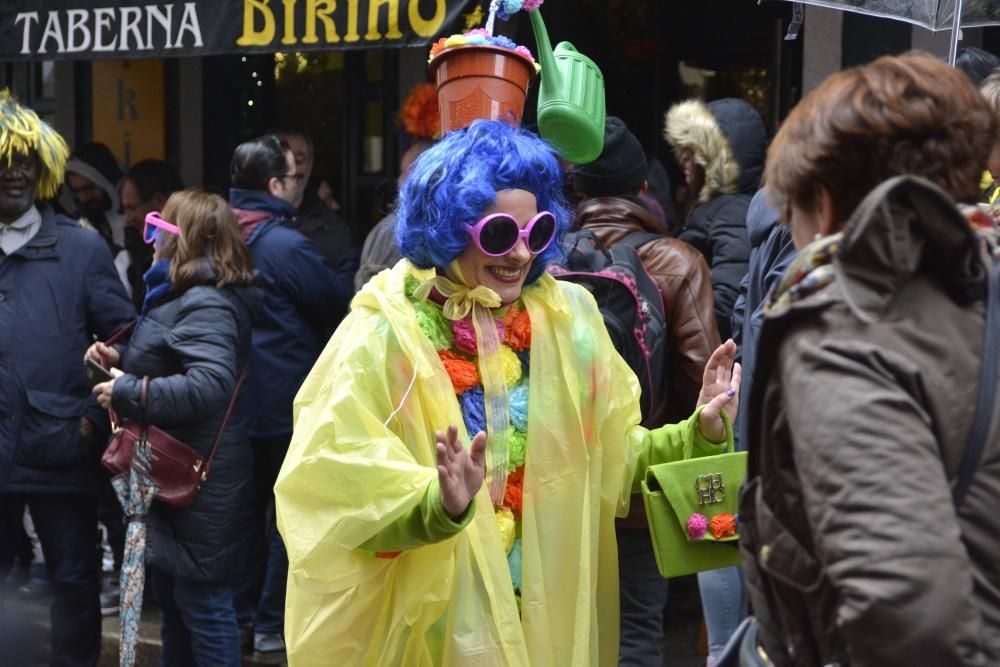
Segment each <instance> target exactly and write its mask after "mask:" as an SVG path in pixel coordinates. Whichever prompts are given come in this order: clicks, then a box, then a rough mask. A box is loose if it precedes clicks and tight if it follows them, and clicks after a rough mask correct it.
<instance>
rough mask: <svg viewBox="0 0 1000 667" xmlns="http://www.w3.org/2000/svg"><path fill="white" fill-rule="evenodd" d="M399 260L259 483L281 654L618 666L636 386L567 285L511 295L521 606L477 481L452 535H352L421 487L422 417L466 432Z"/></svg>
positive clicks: (432, 472)
mask: <svg viewBox="0 0 1000 667" xmlns="http://www.w3.org/2000/svg"><path fill="white" fill-rule="evenodd" d="M408 273H412V274H414V275H415V276H416V277H417V278H418V279H419V280H421V281H422V280H425V279H426V278H428V277H430V276H432V275H433V273H432V272H424V271H419V270H417V269H415V268H414V267H413V266H412V265H411V264H409V262H407V261H406V260H403V261H401V262H400V263H399V264H397V265H396V267H395V268H394V269H392V270H391V271H385V272H383V273H381V274H379V275H378V276H376V277H375V278H374V279H373V280H372V281H371V282H370V283H369V284H368V286H366V287H365V288H364V290H362V292H361V293H359V294H358V296H357V297H355V299H354V302H353V304H352V312H351V314H350V315H349V316H348V317H347V319H345V320H344V322H343V324H342V325H341V326H340V328H339V329H338V330H337V332H336V334H335V335H334V337H333V339H332V340H331V341H330V343H329V345H328V346H327V348H326V350H325V351H324V353H323V355H322V356H321V357H320V359H319V361H318V362H317V364H316V366H315V367H314V368H313V370H312V373H311V374H310V375H309V377H308V378H307V379H306V381H305V384H304V385H303V386H302V389H301V390H300V392H299V394H298V396H297V398H296V401H295V433H294V436H293V438H292V443H291V446H290V448H289V451H288V455H287V457H286V458H285V462H284V465H283V466H282V469H281V473H280V474H279V476H278V482H277V484H276V486H275V495H276V498H277V518H278V526H279V528H280V530H281V534H282V536H283V537H284V540H285V544H286V547H287V550H288V560H289V578H288V595H287V602H286V612H285V641H286V644H287V647H288V659H289V664H290V665H291V666H292V667H306V666H313V665H315V666H320V665H322V666H327V665H405V666H418V665H419V666H424V665H426V666H427V667H431V666H438V665H456V666H463V667H464V666H467V665H546V666H548V665H571V666H574V667H577V666H580V665H609V666H610V665H614V664H616V663H617V657H618V570H617V568H618V556H617V548H616V542H615V533H614V517H615V515H616V513H617V512H620V511H624V510H626V509H627V500H628V497H629V493H630V491H631V486H632V479H633V475H634V472H635V469H636V463H637V460H638V458H639V456H640V452H641V450H642V447H643V441H644V438H645V437H646V436H647V433H648V432H647V431H646V430H645V429H642V428H640V427H638V426H637V424H638V423H639V418H640V414H639V402H638V396H639V386H638V382H637V381H636V379H635V376H634V375H633V374H632V372H631V370H630V369H629V368H628V366H627V365H626V364H625V362H624V361H623V360H622V359H621V357H620V356H619V355H618V354H617V352H615V350H614V348H613V346H612V344H611V341H610V339H609V338H608V336H607V333H606V330H605V328H604V324H603V321H602V319H601V317H600V314H599V312H598V311H597V308H596V305H595V304H594V302H593V298H592V297H591V296H590V294H589V293H588V292H586V291H585V290H584V289H582V288H580V287H578V286H575V285H572V284H568V283H565V282H557V281H555V280H553V279H552V278H551V277H550V276H548V275H543V276H542V278H540V279H539V280H538V281H537V282H536V283H535V284H533V285H530V286H528V287H526V288H525V289H524V292H523V303H524V305H525V307H526V308H527V310H528V313H529V315H530V317H531V326H532V346H531V360H530V367H531V374H530V377H529V383H530V385H529V387H530V390H529V401H530V403H529V415H530V425H529V428H528V434H527V445H526V452H527V459H526V463H525V468H524V470H525V472H524V486H523V489H524V495H523V513H524V514H523V517H524V518H523V525H522V550H523V552H522V571H521V572H522V584H521V596H522V597H521V614H520V617H519V615H518V608H517V604H516V601H515V597H514V593H513V589H512V585H511V577H510V571H509V569H508V565H507V558H506V553H505V549H504V545H503V544H502V543H501V537H500V533H499V530H498V527H497V521H496V518H495V516H494V512H493V508H492V506H491V503H490V498H489V494H488V493H487V490H486V486H485V485H484V486H483V488H482V489H481V490H480V492H479V494H478V496H477V498H476V500H475V505H474V511H475V515H474V516H473V517H472V519H471V521H470V522H469V523H468V525H467V526H466V527H465V528H464V529H463V530H461V532H459V533H457V534H455V535H454V536H453V537H450V538H448V539H445V540H444V541H441V542H438V543H436V544H431V545H428V546H421V547H418V548H414V549H411V550H405V551H403V552H402V554H401V555H399V556H398V557H396V558H377V557H375V556H374V555H372V554H371V552H368V551H365V550H363V549H359V546H361V545H362V544H364V543H365V542H367V541H368V540H369V539H371V538H372V537H373V536H375V535H377V534H378V533H379V532H380V531H382V530H383V529H384V528H386V527H387V526H389V525H390V524H392V523H393V522H394V521H395V520H396V519H398V518H399V517H401V516H403V515H405V514H406V513H407V512H409V511H411V510H412V509H413V508H414V507H415V506H416V505H417V504H418V503H420V502H421V500H422V499H423V498H424V496H425V493H426V492H427V489H428V488H429V486H430V485H432V484H433V485H435V487H436V484H437V470H436V467H435V465H436V464H435V449H434V444H435V443H434V432H435V431H436V430H443V429H445V428H446V427H447V426H448V425H449V424H455V425H457V426H458V428H459V433H460V437H461V438H462V439H463V441H464V442H465V443H466V444H467V443H468V442H469V438H468V434H466V433H465V427H464V422H463V419H462V414H461V412H460V410H459V404H458V401H457V400H456V397H455V393H454V389H453V387H452V384H451V380H450V379H449V376H448V374H447V373H446V372H445V370H444V368H443V366H442V365H441V362H440V361H439V358H438V355H437V353H436V351H435V349H434V346H433V345H432V344H431V343H430V341H429V340H428V339H426V338H425V336H424V334H423V332H422V331H421V329H420V328H419V326H418V324H417V320H416V316H415V313H414V308H413V305H412V304H411V303H410V301H409V300H408V299H407V298H406V297H405V296H404V281H405V278H406V275H407V274H408ZM693 423H694V422H693V421H691V420H689V423H687V424H686V425H685V424H682V425H680V426H675V427H668V429H671V428H672V429H673V430H670V431H669V433H668V435H669V438H668V440H670V442H669V443H668V445H667V448H668V449H670V450H671V451H677V450H679V449H680V448H681V447H682V444H683V439H684V438H695V439H696V440H698V438H696V436H695V435H694V433H696V431H697V429H696V427H692V426H691V424H693ZM661 430H663V429H661ZM698 446H699V447H700V448H701V450H703V451H702V452H701V453H706V454H709V453H717V452H718V451H720V450H721V447H724V445H720V446H719V447H720V449H715V448H714V447H712V446H711V445H705V444H704V443H703V441H702V443H699V445H698ZM706 450H711V451H706Z"/></svg>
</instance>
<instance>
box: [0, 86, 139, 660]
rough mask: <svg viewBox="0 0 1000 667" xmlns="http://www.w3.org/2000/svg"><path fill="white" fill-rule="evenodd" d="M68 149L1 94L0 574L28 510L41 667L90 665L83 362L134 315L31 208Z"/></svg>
mask: <svg viewBox="0 0 1000 667" xmlns="http://www.w3.org/2000/svg"><path fill="white" fill-rule="evenodd" d="M68 152H69V151H68V149H67V147H66V143H65V142H64V141H63V139H62V137H60V136H59V134H58V133H57V132H56V131H55V130H53V129H52V128H51V127H49V126H48V125H47V124H45V123H44V122H42V121H41V120H40V119H39V118H38V116H37V115H36V114H35V113H34V112H33V111H31V110H30V109H27V108H25V107H22V106H21V105H19V104H18V103H17V102H16V101H14V100H13V99H12V98H11V97H10V95H9V93H8V92H7V91H3V92H0V366H2V367H3V368H4V369H5V370H6V371H7V373H8V374H9V375H12V376H13V377H14V378H15V379H16V381H15V382H3V383H2V384H0V393H2V394H3V395H4V398H3V399H2V400H0V405H2V404H7V405H12V404H13V405H16V404H17V403H18V400H19V399H18V397H17V394H18V393H20V388H21V387H23V395H24V400H25V405H24V408H23V409H22V410H21V418H22V424H21V428H20V432H19V433H18V434H17V435H16V436H15V437H13V438H9V439H7V440H6V441H0V519H2V521H0V571H5V570H6V569H7V567H8V566H9V564H10V560H11V554H9V553H7V552H8V550H9V547H10V546H11V545H12V543H13V542H14V540H13V539H12V538H11V533H10V530H11V528H12V527H13V526H16V522H17V521H19V520H20V517H21V515H22V513H23V511H24V507H25V505H27V506H28V507H29V509H30V511H31V516H32V519H33V521H34V524H35V529H36V530H37V532H38V537H39V540H40V541H41V544H42V550H43V552H44V554H45V565H46V567H47V569H48V574H49V579H50V581H51V583H52V589H53V601H52V613H51V619H52V664H57V665H96V664H97V660H98V657H99V654H100V647H101V617H100V609H99V605H98V594H99V591H100V567H99V563H98V559H97V551H96V549H95V545H96V543H97V481H98V474H99V469H98V464H97V461H98V451H99V449H100V442H101V437H100V431H101V427H102V426H104V425H106V424H107V414H106V413H104V412H102V411H101V410H99V408H98V407H97V404H96V403H95V402H93V401H92V400H89V395H90V388H89V387H88V386H87V382H86V377H85V375H84V370H83V353H84V351H85V350H86V349H87V346H88V345H89V344H90V342H91V339H92V337H93V336H97V337H98V338H100V339H105V338H107V337H109V336H111V335H112V334H113V333H114V332H115V331H117V330H118V329H120V328H121V327H122V326H124V325H125V324H126V323H128V322H129V321H130V320H131V319H132V318H134V317H135V310H134V309H133V308H132V304H131V302H130V301H129V299H128V296H127V295H126V293H125V288H124V286H123V285H122V283H121V282H120V281H119V279H118V275H117V272H116V271H115V266H114V264H113V262H112V259H111V253H110V251H109V250H108V246H107V244H106V243H105V242H104V241H103V240H102V238H101V237H100V236H98V235H97V234H94V233H93V232H90V231H87V230H84V229H81V228H80V226H79V225H78V224H77V223H75V222H73V221H71V220H69V219H67V218H64V217H62V216H58V215H56V214H55V213H54V212H53V210H52V208H51V207H50V206H48V205H39V204H36V201H35V199H36V195H37V197H38V198H39V199H41V200H46V199H50V198H52V197H53V196H55V195H56V194H57V193H58V191H59V187H60V185H61V184H62V180H63V173H64V171H63V170H64V168H65V165H66V160H67V156H68Z"/></svg>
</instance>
